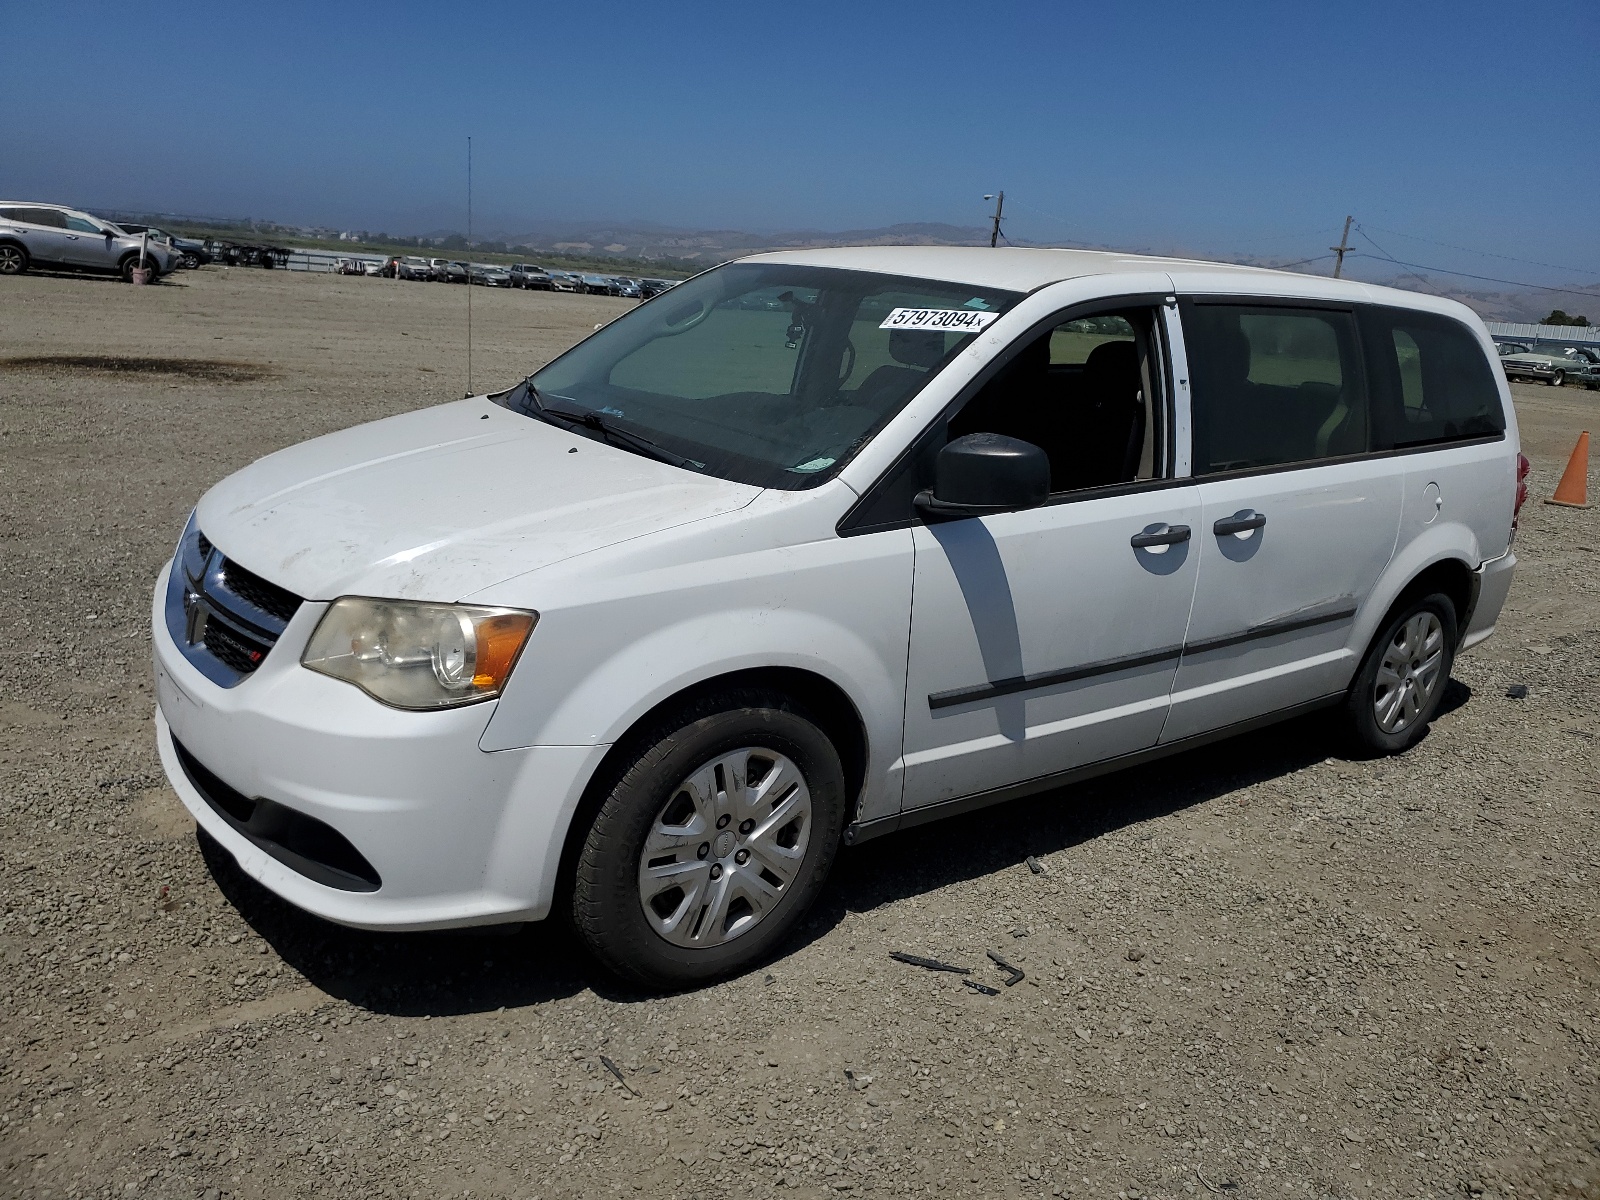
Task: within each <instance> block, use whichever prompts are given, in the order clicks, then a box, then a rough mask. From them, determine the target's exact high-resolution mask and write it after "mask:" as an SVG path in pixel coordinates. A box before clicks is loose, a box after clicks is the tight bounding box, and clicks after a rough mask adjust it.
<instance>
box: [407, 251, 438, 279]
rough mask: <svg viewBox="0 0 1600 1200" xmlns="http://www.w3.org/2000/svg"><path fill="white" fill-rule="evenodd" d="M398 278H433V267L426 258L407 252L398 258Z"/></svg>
mask: <svg viewBox="0 0 1600 1200" xmlns="http://www.w3.org/2000/svg"><path fill="white" fill-rule="evenodd" d="M400 278H401V279H420V280H430V279H432V278H433V267H432V265H431V264H430V263H429V262H428V260H427V259H425V258H418V257H417V256H416V255H412V254H408V255H407V256H406V257H405V258H402V259H401V260H400Z"/></svg>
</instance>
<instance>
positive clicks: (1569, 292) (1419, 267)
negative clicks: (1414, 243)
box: [1350, 238, 1600, 299]
mask: <svg viewBox="0 0 1600 1200" xmlns="http://www.w3.org/2000/svg"><path fill="white" fill-rule="evenodd" d="M1367 240H1368V241H1372V239H1371V238H1368V239H1367ZM1372 244H1373V245H1375V246H1377V245H1378V244H1377V243H1376V242H1373V243H1372ZM1378 249H1380V250H1382V249H1383V247H1382V246H1378ZM1350 255H1351V257H1352V258H1370V259H1372V260H1373V261H1374V262H1390V263H1393V264H1394V265H1395V266H1397V267H1409V268H1411V270H1413V271H1434V272H1437V273H1438V274H1440V275H1458V276H1460V277H1461V278H1462V279H1478V280H1481V281H1483V282H1484V283H1503V284H1506V285H1507V286H1509V287H1522V288H1532V289H1534V290H1535V291H1539V292H1555V293H1556V294H1557V295H1561V296H1593V297H1595V298H1596V299H1600V292H1589V291H1585V290H1584V289H1583V288H1560V287H1549V286H1547V285H1546V284H1542V283H1524V282H1523V281H1521V280H1519V279H1497V278H1496V277H1495V276H1493V275H1473V274H1471V273H1470V272H1468V271H1452V270H1450V269H1449V268H1447V267H1430V266H1428V265H1427V264H1425V263H1414V262H1406V261H1405V260H1404V259H1399V258H1395V257H1394V256H1393V255H1392V254H1387V253H1385V254H1384V255H1383V256H1381V257H1380V256H1379V255H1376V254H1364V253H1362V252H1361V251H1359V250H1352V251H1351V252H1350Z"/></svg>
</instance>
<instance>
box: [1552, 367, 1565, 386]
mask: <svg viewBox="0 0 1600 1200" xmlns="http://www.w3.org/2000/svg"><path fill="white" fill-rule="evenodd" d="M1566 381H1567V373H1566V372H1565V371H1557V372H1555V373H1554V374H1553V375H1551V376H1550V386H1551V387H1560V386H1561V385H1562V384H1564V383H1566Z"/></svg>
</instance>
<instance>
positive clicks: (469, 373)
mask: <svg viewBox="0 0 1600 1200" xmlns="http://www.w3.org/2000/svg"><path fill="white" fill-rule="evenodd" d="M467 395H469V396H470V395H472V137H471V135H470V134H469V135H468V136H467Z"/></svg>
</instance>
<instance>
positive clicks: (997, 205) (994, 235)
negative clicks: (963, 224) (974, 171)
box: [984, 192, 1006, 248]
mask: <svg viewBox="0 0 1600 1200" xmlns="http://www.w3.org/2000/svg"><path fill="white" fill-rule="evenodd" d="M988 198H989V197H987V196H985V197H984V199H985V200H987V199H988ZM1005 206H1006V194H1005V193H1004V192H1001V193H1000V194H999V195H998V196H996V197H995V198H994V229H993V231H992V232H991V233H990V234H989V246H990V248H993V247H995V246H998V245H999V244H1000V214H1001V212H1002V211H1004V209H1005Z"/></svg>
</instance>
